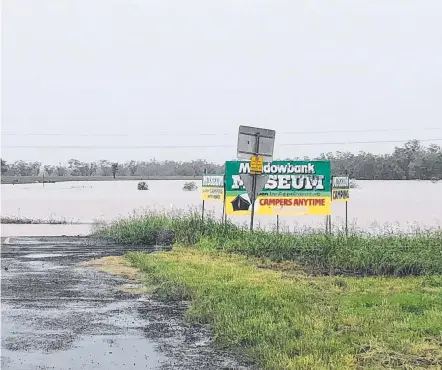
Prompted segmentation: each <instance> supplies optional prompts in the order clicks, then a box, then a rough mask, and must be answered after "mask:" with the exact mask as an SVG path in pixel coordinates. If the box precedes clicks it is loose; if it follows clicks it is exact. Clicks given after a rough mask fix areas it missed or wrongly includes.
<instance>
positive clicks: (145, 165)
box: [1, 140, 442, 180]
mask: <svg viewBox="0 0 442 370" xmlns="http://www.w3.org/2000/svg"><path fill="white" fill-rule="evenodd" d="M287 159H292V160H311V159H317V160H318V159H319V160H330V161H331V162H332V172H333V174H334V175H337V174H345V173H348V174H349V175H350V177H352V178H355V179H357V180H415V179H422V180H430V179H433V178H436V179H442V149H441V147H440V146H439V145H435V144H431V145H429V146H427V147H425V146H423V145H421V143H420V142H419V141H418V140H412V141H409V142H407V143H406V144H405V145H404V146H401V147H396V148H395V149H394V151H393V153H390V154H373V153H366V152H359V153H358V154H354V153H350V152H335V153H331V152H329V153H322V154H321V155H320V156H319V157H316V158H308V157H304V158H287ZM204 170H207V173H209V174H222V173H224V164H215V163H209V162H207V161H205V160H203V159H198V160H193V161H184V162H176V161H157V160H155V159H152V160H149V161H134V160H132V161H128V162H125V163H115V162H110V161H107V160H99V161H96V162H81V161H79V160H77V159H71V160H69V161H68V162H67V163H66V164H61V163H60V164H58V165H42V163H41V162H26V161H15V162H13V163H7V162H6V161H4V160H3V159H2V160H1V171H2V175H9V176H42V175H43V174H44V175H46V176H113V177H116V176H140V177H149V176H201V175H202V174H203V173H204Z"/></svg>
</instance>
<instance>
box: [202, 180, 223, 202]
mask: <svg viewBox="0 0 442 370" xmlns="http://www.w3.org/2000/svg"><path fill="white" fill-rule="evenodd" d="M201 199H202V200H207V201H221V202H222V201H223V200H224V175H204V176H203V183H202V186H201Z"/></svg>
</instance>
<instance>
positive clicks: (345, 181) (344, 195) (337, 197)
mask: <svg viewBox="0 0 442 370" xmlns="http://www.w3.org/2000/svg"><path fill="white" fill-rule="evenodd" d="M349 200H350V179H349V177H348V176H333V179H332V201H333V202H348V201H349Z"/></svg>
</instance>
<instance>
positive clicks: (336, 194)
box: [332, 189, 350, 202]
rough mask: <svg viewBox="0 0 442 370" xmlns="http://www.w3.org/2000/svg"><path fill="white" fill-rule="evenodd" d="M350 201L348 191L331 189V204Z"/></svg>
mask: <svg viewBox="0 0 442 370" xmlns="http://www.w3.org/2000/svg"><path fill="white" fill-rule="evenodd" d="M349 200H350V190H348V189H332V201H333V202H348V201H349Z"/></svg>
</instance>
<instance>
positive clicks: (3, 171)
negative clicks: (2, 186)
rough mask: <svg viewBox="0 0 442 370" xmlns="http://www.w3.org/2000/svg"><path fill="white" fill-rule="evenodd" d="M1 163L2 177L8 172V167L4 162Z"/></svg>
mask: <svg viewBox="0 0 442 370" xmlns="http://www.w3.org/2000/svg"><path fill="white" fill-rule="evenodd" d="M1 161H2V175H3V174H4V173H6V172H8V170H9V166H8V165H7V163H6V161H4V160H3V159H2V160H1Z"/></svg>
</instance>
